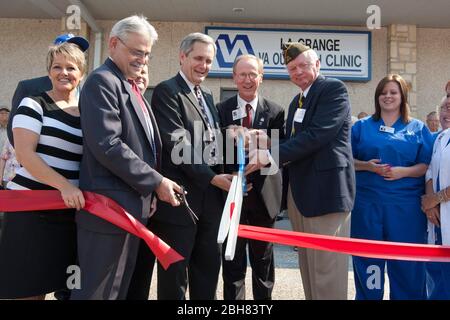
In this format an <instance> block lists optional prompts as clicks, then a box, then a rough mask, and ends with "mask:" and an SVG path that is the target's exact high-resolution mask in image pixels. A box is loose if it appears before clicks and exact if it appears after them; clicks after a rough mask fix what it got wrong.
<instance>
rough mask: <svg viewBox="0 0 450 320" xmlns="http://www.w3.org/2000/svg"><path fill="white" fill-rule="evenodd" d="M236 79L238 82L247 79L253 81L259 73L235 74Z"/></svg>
mask: <svg viewBox="0 0 450 320" xmlns="http://www.w3.org/2000/svg"><path fill="white" fill-rule="evenodd" d="M236 77H237V78H238V79H239V80H245V79H247V77H249V78H250V80H255V79H256V78H258V77H259V73H254V72H250V73H238V74H236Z"/></svg>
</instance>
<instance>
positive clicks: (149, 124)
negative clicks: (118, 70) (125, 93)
mask: <svg viewBox="0 0 450 320" xmlns="http://www.w3.org/2000/svg"><path fill="white" fill-rule="evenodd" d="M128 82H129V83H130V84H131V89H132V90H133V93H134V95H135V96H136V98H137V100H138V102H139V105H140V106H141V109H142V112H143V113H144V118H145V122H146V124H147V128H148V129H149V131H150V142H151V144H152V150H153V154H154V157H155V159H154V160H155V164H156V162H157V159H158V157H157V156H156V153H157V150H156V144H155V138H154V132H153V125H152V120H151V118H150V114H149V112H148V109H147V106H146V105H145V102H144V99H143V98H142V95H141V91H140V90H139V88H138V86H137V85H136V82H134V81H133V80H128Z"/></svg>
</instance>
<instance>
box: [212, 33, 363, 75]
mask: <svg viewBox="0 0 450 320" xmlns="http://www.w3.org/2000/svg"><path fill="white" fill-rule="evenodd" d="M205 33H206V34H208V35H210V36H211V37H212V38H213V39H214V40H215V41H216V45H217V55H216V58H215V59H214V62H213V66H212V68H211V71H210V72H209V75H210V76H213V77H231V76H232V74H233V62H234V60H235V59H236V57H237V56H239V55H241V54H254V55H255V56H257V57H259V58H261V59H262V61H263V62H264V77H265V78H272V79H288V78H289V76H288V73H287V71H286V67H285V65H284V59H283V54H282V50H281V45H282V44H283V43H285V42H290V41H299V42H303V43H304V44H306V45H308V46H310V47H311V48H312V49H314V50H315V51H316V52H317V54H318V56H319V58H320V62H321V68H320V72H321V74H323V75H325V76H329V77H334V78H338V79H341V80H353V81H369V80H370V79H371V34H370V32H368V31H342V30H292V29H250V28H249V29H245V28H226V27H206V28H205Z"/></svg>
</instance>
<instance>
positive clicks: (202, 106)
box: [194, 86, 217, 165]
mask: <svg viewBox="0 0 450 320" xmlns="http://www.w3.org/2000/svg"><path fill="white" fill-rule="evenodd" d="M194 92H195V95H196V97H197V100H198V105H199V106H200V110H201V113H202V117H203V119H204V120H205V121H206V128H207V132H206V134H207V139H206V141H205V142H206V144H210V143H213V144H214V147H213V148H211V154H210V157H211V158H210V159H209V160H208V164H209V165H215V164H217V158H216V151H215V150H216V148H217V145H216V136H215V134H214V130H213V124H212V123H211V121H210V119H209V117H208V113H207V112H206V107H205V104H204V103H203V97H202V91H201V90H200V87H199V86H195V87H194Z"/></svg>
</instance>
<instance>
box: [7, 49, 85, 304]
mask: <svg viewBox="0 0 450 320" xmlns="http://www.w3.org/2000/svg"><path fill="white" fill-rule="evenodd" d="M85 68H86V60H85V57H84V53H83V52H82V51H81V50H80V49H79V47H78V46H76V45H75V44H72V43H63V44H61V45H54V46H51V47H50V49H49V51H48V55H47V70H48V76H49V78H50V80H51V82H52V89H51V90H49V91H47V92H41V93H40V94H39V95H36V96H33V97H26V98H24V99H23V100H22V101H21V102H20V104H19V107H18V108H17V111H16V114H15V115H14V119H13V122H12V128H13V133H14V137H15V142H16V144H15V151H16V157H17V160H18V161H19V162H20V164H21V167H20V168H19V170H17V172H16V176H15V177H14V178H13V180H12V181H10V182H9V183H8V184H7V188H8V189H10V190H50V189H57V190H59V191H60V192H61V197H62V199H63V200H64V203H65V205H66V206H67V208H69V209H67V210H58V211H55V210H51V211H33V212H18V213H15V212H9V213H6V214H5V220H4V226H3V230H2V234H1V238H0V298H6V299H15V298H25V299H33V300H42V299H44V298H45V295H46V294H47V293H49V292H52V291H55V290H60V289H63V288H67V287H66V281H67V276H68V274H67V268H68V267H69V266H72V265H76V262H77V260H76V257H77V256H76V252H77V250H76V228H75V221H74V214H75V209H81V208H83V207H84V204H85V200H84V197H83V193H82V192H81V190H80V189H79V188H78V178H79V168H80V161H81V156H82V153H83V148H82V139H83V138H82V131H81V124H80V113H79V109H78V98H77V96H76V90H77V87H78V85H79V83H80V81H81V80H82V78H83V75H84V72H85Z"/></svg>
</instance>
